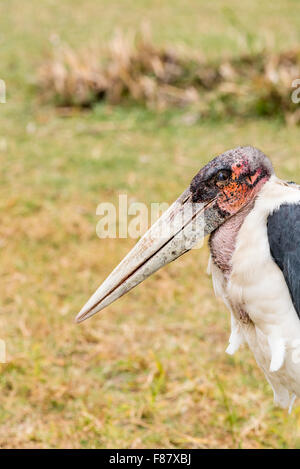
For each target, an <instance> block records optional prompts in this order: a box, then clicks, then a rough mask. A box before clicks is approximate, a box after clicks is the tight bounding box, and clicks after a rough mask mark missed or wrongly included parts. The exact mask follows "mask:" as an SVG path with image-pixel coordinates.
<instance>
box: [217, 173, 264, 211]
mask: <svg viewBox="0 0 300 469" xmlns="http://www.w3.org/2000/svg"><path fill="white" fill-rule="evenodd" d="M242 171H243V168H241V167H233V169H232V180H231V181H230V182H229V184H227V185H226V186H224V187H223V188H222V189H221V194H220V196H219V198H218V202H217V203H218V206H219V208H220V209H221V210H223V211H225V212H227V213H230V214H231V215H234V214H235V213H237V212H239V210H241V208H242V207H244V206H245V205H247V204H248V203H249V202H250V201H251V200H253V199H254V197H255V196H256V195H257V194H258V192H259V191H260V189H261V187H262V186H263V184H264V183H265V182H266V181H267V180H268V179H269V178H268V177H267V176H266V177H264V178H262V179H261V180H260V181H259V182H257V183H256V181H257V179H258V177H259V176H260V174H261V170H260V169H259V170H258V171H256V173H255V174H254V175H252V176H249V177H248V178H247V179H246V180H242V181H241V180H239V179H238V177H237V174H239V175H241V173H242Z"/></svg>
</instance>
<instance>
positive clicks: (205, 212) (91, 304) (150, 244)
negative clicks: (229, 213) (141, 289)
mask: <svg viewBox="0 0 300 469" xmlns="http://www.w3.org/2000/svg"><path fill="white" fill-rule="evenodd" d="M223 221H224V219H223V218H222V214H221V213H220V211H219V210H217V208H216V199H213V200H211V201H210V202H209V203H207V204H202V203H193V202H192V193H191V191H190V189H187V190H186V191H185V192H184V193H183V194H182V195H181V196H180V197H179V198H178V199H177V200H176V202H174V203H173V205H171V206H170V208H169V209H168V210H167V211H166V212H165V213H164V214H163V215H162V216H161V217H160V218H159V220H158V221H157V222H156V223H154V225H153V226H152V227H151V228H150V229H149V230H148V231H147V233H146V234H145V235H144V236H143V237H142V238H141V239H140V241H139V242H138V243H137V244H136V245H135V247H134V248H133V249H132V250H131V251H130V252H129V254H128V255H127V256H126V257H125V258H124V259H123V261H122V262H121V263H120V264H119V265H118V266H117V267H116V268H115V270H113V272H112V273H111V274H110V275H109V277H108V278H107V279H106V280H105V282H104V283H103V284H102V285H101V286H100V287H99V288H98V290H96V292H95V293H94V294H93V296H92V297H91V298H90V299H89V301H88V302H87V303H86V304H85V305H84V307H83V308H82V309H81V311H80V313H79V314H78V315H77V317H76V322H82V321H84V320H85V319H88V318H90V317H91V316H93V315H94V314H96V313H97V312H99V311H101V310H102V309H103V308H105V307H106V306H108V305H109V304H110V303H112V302H113V301H115V300H117V299H118V298H120V297H121V296H123V295H124V294H125V293H127V292H128V291H129V290H131V289H132V288H134V287H135V286H136V285H138V284H139V283H141V282H142V281H143V280H145V279H146V278H147V277H149V276H150V275H151V274H153V273H154V272H156V271H157V270H159V269H160V268H161V267H163V266H164V265H166V264H169V263H170V262H172V261H174V260H175V259H177V258H178V257H180V256H182V255H183V254H185V253H186V252H187V251H189V250H190V249H192V248H194V247H195V246H196V245H197V244H199V242H201V240H203V238H204V237H205V236H206V235H207V234H209V233H211V232H212V231H214V230H215V229H216V228H217V227H218V226H219V225H220V224H221V223H223Z"/></svg>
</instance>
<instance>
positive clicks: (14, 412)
mask: <svg viewBox="0 0 300 469" xmlns="http://www.w3.org/2000/svg"><path fill="white" fill-rule="evenodd" d="M225 5H226V7H225ZM143 20H147V21H148V22H149V24H150V25H151V29H152V32H153V37H154V40H155V41H156V42H157V43H164V44H168V43H171V44H174V43H176V44H177V43H178V44H179V45H184V46H185V47H189V48H191V49H192V50H201V51H202V52H203V54H204V55H206V56H215V57H217V56H220V55H221V54H227V55H234V54H237V53H239V52H243V51H245V50H247V48H249V47H250V48H260V47H269V48H272V49H276V50H285V49H287V48H292V47H293V46H295V45H296V44H298V43H299V39H300V5H299V2H297V1H296V0H294V1H293V0H278V1H277V2H276V3H274V2H273V3H270V2H258V1H250V0H246V1H244V2H241V1H237V0H230V1H227V2H211V3H208V2H205V1H199V0H190V1H189V2H188V6H187V2H181V1H179V0H173V1H172V2H167V1H158V0H139V1H137V0H136V1H135V0H122V1H117V0H110V1H108V0H101V1H96V0H94V1H92V0H85V1H83V0H72V1H71V0H64V1H58V0H45V1H44V2H38V1H37V0H27V1H26V2H22V3H21V2H19V1H16V0H11V1H10V2H6V3H5V4H4V2H3V3H2V4H1V5H0V45H1V48H0V50H1V53H0V54H1V55H0V56H1V68H0V70H1V72H0V78H1V79H3V80H5V82H6V85H7V103H6V104H0V164H1V171H0V211H1V224H0V253H1V264H0V275H1V282H0V298H1V314H0V338H2V339H4V340H5V341H6V344H7V352H8V363H7V364H5V365H0V396H1V398H0V447H2V448H9V447H21V448H63V447H67V448H112V447H120V448H138V447H142V448H146V447H157V448H161V447H166V448H216V447H221V448H286V447H296V448H299V447H300V402H298V403H296V406H295V410H294V412H293V414H292V415H291V416H289V415H288V414H287V413H286V412H285V411H282V410H280V409H278V408H275V407H274V406H273V403H272V401H273V399H272V392H271V390H270V388H269V386H268V384H267V383H266V381H265V379H264V378H263V376H262V373H261V372H260V370H259V369H258V367H257V365H256V363H255V361H254V358H253V357H252V355H251V354H250V352H249V351H248V350H247V349H242V350H241V351H239V352H238V353H237V354H236V356H234V357H233V358H231V357H229V356H227V355H225V353H224V351H225V349H226V346H227V340H228V337H229V325H230V321H229V315H228V312H227V311H226V309H225V307H224V306H223V305H222V304H221V303H220V302H218V301H217V300H216V299H215V297H214V294H213V290H212V286H211V280H210V279H209V278H208V276H207V275H206V273H205V272H206V264H207V261H208V251H207V248H204V249H202V250H200V251H194V252H192V253H190V254H188V255H186V256H185V257H183V258H182V259H180V260H178V261H177V262H176V263H174V264H172V265H170V266H168V267H166V268H165V269H163V270H162V271H160V272H159V273H157V274H156V275H155V276H153V277H152V278H151V279H149V280H148V281H147V282H146V283H145V284H143V285H142V286H140V287H138V288H137V289H135V290H134V291H133V292H131V293H130V294H128V295H127V296H126V297H124V298H122V299H121V300H119V301H118V302H116V303H115V304H113V305H112V306H110V307H109V308H108V309H107V310H105V311H104V312H103V313H101V314H100V315H98V316H96V317H95V318H93V319H92V320H90V321H87V322H86V323H84V324H82V325H80V326H79V325H75V324H74V317H75V315H76V313H77V312H78V311H79V309H80V308H81V306H82V305H83V303H85V301H86V300H87V299H88V297H89V295H90V294H91V293H92V292H93V291H94V289H95V288H96V287H97V286H98V285H99V284H100V283H101V281H102V280H104V278H105V277H106V275H107V274H108V273H110V271H111V270H112V269H113V267H114V266H115V265H116V264H117V263H118V262H119V260H120V259H121V258H122V257H123V256H124V255H125V254H126V253H127V251H128V249H129V248H130V247H131V246H132V245H133V244H134V241H133V240H122V239H120V240H99V239H98V238H97V236H96V233H95V228H96V224H97V221H98V217H97V216H96V207H97V205H98V203H99V202H102V201H106V202H115V201H116V200H117V196H118V194H119V193H124V192H127V193H128V194H129V197H130V198H131V199H134V200H138V201H145V202H146V203H148V204H150V202H153V201H155V202H163V201H166V202H171V201H173V200H174V199H175V197H177V196H178V195H179V194H180V193H181V192H182V190H183V189H184V188H185V187H186V186H187V185H188V184H189V181H190V179H191V178H192V176H193V175H194V174H195V172H196V171H197V170H198V169H199V168H200V167H201V166H202V165H203V164H204V163H205V162H207V161H208V160H209V159H210V158H211V157H212V156H214V155H216V154H218V153H221V152H223V151H224V150H225V149H228V148H231V147H234V146H237V145H240V144H242V145H243V144H252V145H255V146H258V147H260V148H261V149H262V150H264V151H265V152H266V153H267V154H268V155H270V156H271V158H272V161H273V163H274V166H275V167H276V170H277V173H278V175H279V176H280V177H283V178H287V179H294V180H297V181H298V182H300V158H299V128H297V127H288V126H286V125H285V124H284V123H283V122H282V121H280V120H263V119H259V120H228V121H205V122H198V123H196V124H195V125H187V124H188V122H189V119H186V114H187V113H188V110H185V111H175V110H174V111H168V112H164V113H155V112H154V111H149V110H146V109H144V108H142V107H141V108H139V107H123V108H122V107H115V108H113V107H107V106H105V105H99V106H97V107H95V108H94V109H93V110H91V111H85V112H79V111H74V112H73V113H72V114H71V115H70V116H69V117H66V116H64V115H62V113H59V112H58V111H57V110H56V109H55V108H54V107H53V106H52V105H51V103H48V104H47V103H43V102H41V100H40V99H39V96H38V93H37V90H36V87H35V85H34V83H35V79H36V70H37V68H38V66H39V65H40V64H41V63H42V62H43V60H44V57H45V55H46V54H47V52H48V51H49V50H50V49H51V41H52V42H53V40H57V38H58V37H59V38H61V40H63V41H67V42H68V43H69V44H71V45H72V46H74V47H77V46H78V47H81V46H84V45H93V44H95V43H99V44H101V42H102V41H107V40H108V39H109V38H110V37H111V36H112V35H113V32H114V31H115V29H116V27H119V28H121V29H122V30H123V31H125V32H126V31H136V30H137V29H138V28H139V26H140V24H141V23H142V21H143Z"/></svg>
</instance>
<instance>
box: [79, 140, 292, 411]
mask: <svg viewBox="0 0 300 469" xmlns="http://www.w3.org/2000/svg"><path fill="white" fill-rule="evenodd" d="M171 224H172V225H173V228H172V230H171V231H170V233H168V235H166V234H164V236H157V233H161V229H162V232H164V231H163V230H164V229H165V228H166V227H168V226H169V225H171ZM164 233H165V232H164ZM205 235H210V238H209V246H210V252H211V256H210V261H209V272H210V273H211V274H212V278H213V285H214V290H215V293H216V295H217V296H219V297H221V298H222V299H223V301H224V303H225V304H226V306H227V308H228V309H229V311H230V313H231V328H232V331H231V336H230V339H229V346H228V348H227V353H229V354H233V353H235V352H236V351H237V350H238V348H239V347H240V346H241V345H242V344H243V343H247V344H248V346H249V347H250V349H251V350H252V352H253V353H254V356H255V359H256V361H257V363H258V365H259V366H260V368H261V369H262V370H263V372H264V374H265V376H266V378H267V380H268V382H269V383H270V385H271V386H272V388H273V391H274V402H275V403H276V404H278V405H279V406H281V407H283V408H289V409H290V410H291V408H292V406H293V403H294V400H295V398H296V396H300V186H298V185H296V184H294V183H287V182H285V181H282V180H280V179H278V178H277V177H276V176H275V173H274V170H273V166H272V164H271V162H270V160H269V158H267V156H266V155H264V153H262V152H261V151H260V150H258V149H256V148H253V147H250V146H245V147H238V148H236V149H233V150H229V151H227V152H225V153H223V154H221V155H219V156H217V157H216V158H214V159H213V160H212V161H210V162H209V163H208V164H207V165H206V166H205V167H204V168H203V169H201V170H200V171H199V172H198V174H196V176H195V177H194V179H193V180H192V182H191V184H190V187H189V188H188V189H187V190H186V191H185V192H184V193H183V194H182V195H181V196H180V197H179V198H178V199H177V201H176V202H175V203H174V204H173V205H172V206H171V207H170V208H169V209H168V210H167V211H166V212H165V213H164V214H163V215H162V217H161V218H160V219H159V220H158V221H157V222H156V223H155V224H154V225H153V226H152V227H151V228H150V230H149V231H148V232H147V233H146V234H145V235H144V236H143V237H142V238H141V240H140V241H139V242H138V243H137V244H136V246H135V247H134V248H133V249H132V251H130V253H129V254H128V255H127V256H126V257H125V258H124V260H123V261H122V262H121V263H120V264H119V265H118V266H117V267H116V269H115V270H114V271H113V272H112V273H111V274H110V276H109V277H108V278H107V279H106V281H105V282H104V283H103V284H102V285H101V286H100V287H99V288H98V290H97V291H96V292H95V293H94V295H93V296H92V297H91V298H90V300H89V301H88V302H87V303H86V305H85V306H84V307H83V308H82V310H81V311H80V313H79V314H78V316H77V318H76V319H77V321H78V322H81V321H83V320H85V319H87V318H89V317H91V316H92V315H94V314H95V313H97V312H98V311H100V310H102V309H103V308H104V307H106V306H107V305H109V304H110V303H112V302H113V301H115V300H116V299H117V298H119V297H120V296H122V295H124V294H125V293H126V292H128V291H129V290H131V289H132V288H133V287H135V286H136V285H138V284H139V283H140V282H142V281H143V280H144V279H146V278H147V277H149V275H151V274H152V273H154V272H156V271H157V270H158V269H160V268H161V267H162V266H164V265H166V264H168V263H169V262H171V261H173V260H175V259H177V258H178V257H180V256H181V255H182V254H184V253H186V252H187V251H189V250H190V249H192V248H193V247H194V246H195V244H196V243H197V242H199V240H200V239H201V238H203V237H204V236H205Z"/></svg>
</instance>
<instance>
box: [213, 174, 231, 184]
mask: <svg viewBox="0 0 300 469" xmlns="http://www.w3.org/2000/svg"><path fill="white" fill-rule="evenodd" d="M230 176H231V173H230V171H226V170H221V171H219V172H218V173H217V176H216V184H217V186H224V185H225V184H226V183H227V182H228V180H229V178H230Z"/></svg>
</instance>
